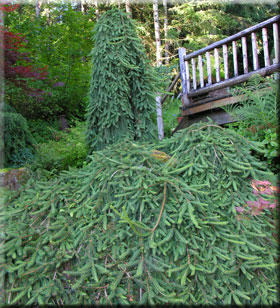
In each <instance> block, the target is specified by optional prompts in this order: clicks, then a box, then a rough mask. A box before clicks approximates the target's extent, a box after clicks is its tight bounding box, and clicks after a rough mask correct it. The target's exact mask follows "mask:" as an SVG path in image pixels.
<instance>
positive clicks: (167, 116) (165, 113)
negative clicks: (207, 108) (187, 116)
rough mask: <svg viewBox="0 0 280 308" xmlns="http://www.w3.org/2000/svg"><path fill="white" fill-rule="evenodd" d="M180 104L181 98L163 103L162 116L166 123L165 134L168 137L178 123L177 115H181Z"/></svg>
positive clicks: (164, 123)
mask: <svg viewBox="0 0 280 308" xmlns="http://www.w3.org/2000/svg"><path fill="white" fill-rule="evenodd" d="M180 106H182V102H181V100H180V99H171V100H170V101H169V102H166V104H165V105H163V109H162V117H163V125H164V134H165V136H166V137H170V136H171V133H172V131H173V130H174V129H175V128H176V126H177V125H178V120H177V117H180V116H181V111H180Z"/></svg>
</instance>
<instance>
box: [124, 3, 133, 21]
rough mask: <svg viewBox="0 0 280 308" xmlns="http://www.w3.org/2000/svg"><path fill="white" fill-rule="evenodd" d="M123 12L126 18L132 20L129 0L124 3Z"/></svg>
mask: <svg viewBox="0 0 280 308" xmlns="http://www.w3.org/2000/svg"><path fill="white" fill-rule="evenodd" d="M125 11H126V12H127V14H128V16H129V17H130V18H132V11H131V6H130V0H126V1H125Z"/></svg>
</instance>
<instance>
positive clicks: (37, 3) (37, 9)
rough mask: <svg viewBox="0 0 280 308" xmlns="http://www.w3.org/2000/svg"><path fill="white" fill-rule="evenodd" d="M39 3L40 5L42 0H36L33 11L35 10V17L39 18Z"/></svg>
mask: <svg viewBox="0 0 280 308" xmlns="http://www.w3.org/2000/svg"><path fill="white" fill-rule="evenodd" d="M41 5H42V1H40V0H36V4H35V11H36V17H37V18H39V16H40V12H41Z"/></svg>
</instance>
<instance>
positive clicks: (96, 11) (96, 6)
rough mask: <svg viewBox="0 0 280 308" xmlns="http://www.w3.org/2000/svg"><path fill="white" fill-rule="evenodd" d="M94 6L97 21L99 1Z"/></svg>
mask: <svg viewBox="0 0 280 308" xmlns="http://www.w3.org/2000/svg"><path fill="white" fill-rule="evenodd" d="M94 5H95V8H96V9H95V16H96V21H97V20H98V19H99V9H98V2H97V0H95V1H94Z"/></svg>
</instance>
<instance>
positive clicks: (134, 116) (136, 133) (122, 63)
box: [87, 9, 156, 152]
mask: <svg viewBox="0 0 280 308" xmlns="http://www.w3.org/2000/svg"><path fill="white" fill-rule="evenodd" d="M91 56H92V78H91V87H90V92H89V106H88V127H87V141H88V144H89V149H90V152H92V151H93V150H96V149H102V148H104V146H106V145H107V144H111V143H113V142H115V141H117V140H120V139H122V138H124V137H128V138H131V139H134V140H145V139H151V138H152V136H154V134H155V127H154V125H153V123H152V121H151V119H150V117H151V113H152V111H153V110H155V95H154V92H155V91H154V87H155V80H156V78H155V75H154V73H153V70H152V67H150V66H149V64H148V62H147V58H146V55H145V50H144V47H143V46H142V44H141V41H140V39H139V38H138V37H137V35H136V29H135V26H134V24H133V21H132V20H131V19H130V18H128V17H127V15H126V14H125V13H123V12H121V11H119V10H117V9H113V10H110V11H108V12H106V13H105V14H104V15H103V16H102V17H101V18H100V20H99V21H98V23H97V25H96V27H95V31H94V48H93V50H92V53H91Z"/></svg>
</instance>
